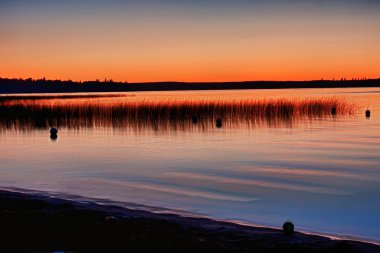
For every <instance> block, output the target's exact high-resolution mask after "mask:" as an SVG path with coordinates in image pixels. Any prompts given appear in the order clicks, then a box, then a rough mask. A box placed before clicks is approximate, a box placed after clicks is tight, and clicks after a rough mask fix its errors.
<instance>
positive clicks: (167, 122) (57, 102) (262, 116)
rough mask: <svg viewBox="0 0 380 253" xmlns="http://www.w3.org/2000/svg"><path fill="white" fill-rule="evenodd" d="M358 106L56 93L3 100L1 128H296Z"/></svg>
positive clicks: (327, 102)
mask: <svg viewBox="0 0 380 253" xmlns="http://www.w3.org/2000/svg"><path fill="white" fill-rule="evenodd" d="M355 110H356V108H355V105H354V104H352V103H350V102H349V101H347V100H343V99H339V98H331V97H330V98H309V99H305V98H304V99H297V98H293V99H282V98H278V99H249V98H248V99H247V98H245V99H226V98H223V99H218V98H212V99H211V98H210V99H204V98H203V99H191V98H182V99H180V98H175V99H170V98H144V97H126V96H120V97H115V96H112V97H108V96H104V97H78V98H73V97H71V96H70V97H61V98H60V97H53V98H45V97H44V98H38V97H37V98H36V97H34V98H24V99H23V98H21V99H20V98H12V97H3V98H1V99H0V115H1V118H0V128H1V129H3V130H5V129H15V130H25V131H26V130H32V129H46V128H50V127H58V128H63V127H64V128H69V129H79V128H96V127H107V128H131V129H134V130H142V129H153V130H155V131H168V130H183V131H190V130H206V129H209V128H222V127H223V128H239V127H248V128H253V127H260V126H262V125H265V126H269V127H284V126H285V127H292V126H294V124H297V123H299V122H300V121H305V120H310V119H315V118H325V117H336V116H337V115H339V116H343V115H350V114H352V113H354V112H355Z"/></svg>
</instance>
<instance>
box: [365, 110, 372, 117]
mask: <svg viewBox="0 0 380 253" xmlns="http://www.w3.org/2000/svg"><path fill="white" fill-rule="evenodd" d="M365 116H366V118H370V117H371V111H370V110H367V111H365Z"/></svg>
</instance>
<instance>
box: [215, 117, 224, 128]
mask: <svg viewBox="0 0 380 253" xmlns="http://www.w3.org/2000/svg"><path fill="white" fill-rule="evenodd" d="M222 123H223V122H222V119H221V118H217V119H216V127H217V128H221V127H222V125H223V124H222Z"/></svg>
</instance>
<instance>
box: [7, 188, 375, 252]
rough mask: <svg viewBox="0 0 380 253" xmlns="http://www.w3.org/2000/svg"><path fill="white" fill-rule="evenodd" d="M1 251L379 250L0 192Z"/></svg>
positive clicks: (356, 243) (223, 223) (260, 229)
mask: <svg viewBox="0 0 380 253" xmlns="http://www.w3.org/2000/svg"><path fill="white" fill-rule="evenodd" d="M0 212H1V215H0V217H1V218H0V231H1V234H0V236H1V237H0V238H1V246H0V247H1V252H54V251H61V252H282V253H283V252H300V253H301V252H302V253H304V252H344V253H350V252H368V253H371V252H380V246H376V245H372V244H368V243H363V242H356V241H343V240H341V241H337V240H331V239H329V238H326V237H321V236H315V235H306V234H302V233H298V232H296V233H295V234H293V235H285V234H283V232H282V231H281V230H275V229H270V228H259V227H248V226H242V225H237V224H232V223H227V222H218V221H213V220H209V219H205V218H186V217H181V216H178V215H172V214H170V215H169V214H155V213H151V212H147V211H137V210H130V209H125V208H121V207H117V206H104V205H98V204H95V203H80V202H74V201H68V200H63V199H58V198H51V197H46V196H40V195H30V194H24V193H14V192H7V191H0Z"/></svg>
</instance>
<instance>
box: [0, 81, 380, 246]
mask: <svg viewBox="0 0 380 253" xmlns="http://www.w3.org/2000/svg"><path fill="white" fill-rule="evenodd" d="M134 95H135V96H137V97H150V98H152V97H157V98H160V97H161V98H163V97H165V98H167V97H169V98H171V97H174V98H175V97H184V96H189V97H190V96H191V97H192V98H210V97H221V98H223V99H230V98H231V99H236V98H247V97H254V98H263V97H265V98H270V97H272V98H273V97H285V98H302V97H310V96H313V97H322V96H324V97H326V96H334V97H344V98H347V99H349V100H351V101H354V102H355V103H357V104H358V105H360V106H361V109H360V110H359V112H360V113H358V114H355V115H351V116H345V117H337V118H332V117H322V118H315V119H308V120H302V121H298V122H293V123H292V124H283V125H276V126H275V127H273V126H272V125H270V124H260V125H256V126H247V125H242V126H236V125H234V126H230V127H222V128H220V129H218V128H213V127H208V128H202V129H186V128H185V129H177V130H175V129H170V130H157V129H155V128H149V127H148V128H147V127H144V128H142V129H136V128H131V127H126V128H122V127H118V128H111V127H91V128H85V127H82V128H78V129H73V128H70V129H69V128H61V129H59V138H58V140H56V141H52V140H50V139H49V134H48V131H47V130H46V129H31V130H28V131H23V130H19V129H7V130H5V129H3V130H1V131H0V186H1V187H2V188H5V189H9V188H18V189H27V190H35V191H42V192H46V193H48V194H62V195H73V196H82V197H85V198H99V199H103V200H109V201H114V202H122V203H119V204H123V205H126V206H131V204H128V203H133V204H137V205H144V206H150V207H158V208H163V209H170V210H177V211H184V212H188V213H194V214H200V215H207V216H210V217H213V218H217V219H227V220H234V221H241V222H247V223H253V224H262V225H268V226H281V225H282V223H283V222H284V221H285V220H288V219H291V220H293V221H294V222H295V224H296V226H297V228H299V229H302V230H305V231H313V232H319V233H326V234H335V235H344V236H354V237H357V238H365V239H369V240H376V241H380V230H379V227H380V216H379V214H380V202H379V201H378V199H379V196H380V114H379V113H378V112H379V111H380V89H372V88H371V89H362V88H360V89H325V90H323V89H307V90H271V91H257V90H256V91H203V92H165V93H153V92H149V93H134ZM108 99H112V98H108ZM367 108H369V109H371V111H372V117H371V118H370V119H366V118H365V117H364V111H365V110H366V109H367ZM157 210H159V209H157ZM160 210H161V209H160Z"/></svg>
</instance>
